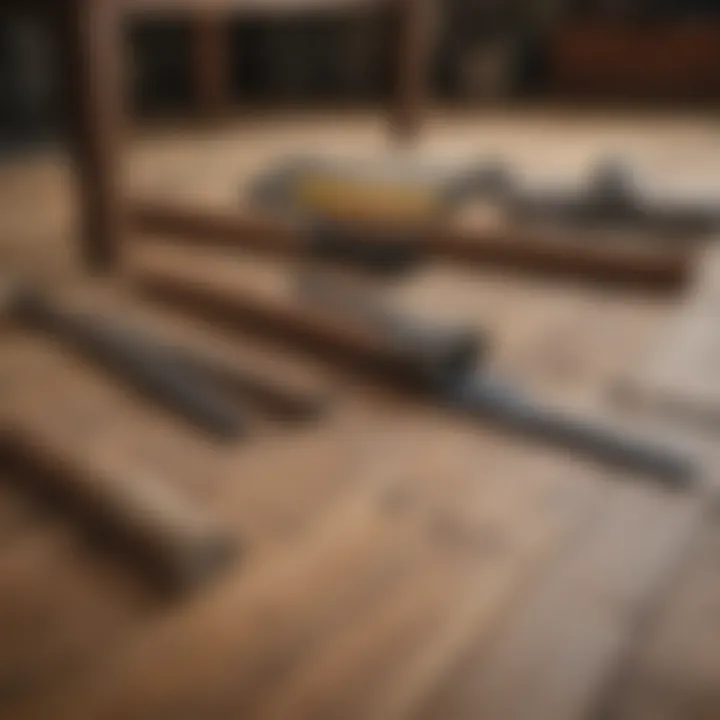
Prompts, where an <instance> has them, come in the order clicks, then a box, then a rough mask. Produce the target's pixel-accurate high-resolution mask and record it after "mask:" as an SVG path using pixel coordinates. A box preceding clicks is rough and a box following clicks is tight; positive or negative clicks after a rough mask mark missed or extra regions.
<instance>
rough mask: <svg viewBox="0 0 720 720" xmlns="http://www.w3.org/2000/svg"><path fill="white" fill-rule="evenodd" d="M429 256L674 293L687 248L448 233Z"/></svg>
mask: <svg viewBox="0 0 720 720" xmlns="http://www.w3.org/2000/svg"><path fill="white" fill-rule="evenodd" d="M432 246H433V247H432V250H431V252H432V253H433V254H437V255H443V256H445V257H448V258H452V259H457V260H459V261H468V260H469V261H473V262H477V263H487V264H494V265H499V266H506V267H514V268H521V269H529V270H533V271H538V272H547V273H557V274H563V275H568V276H576V277H584V278H591V279H594V280H597V281H601V282H604V283H609V284H617V283H619V284H627V285H637V286H642V287H647V288H654V289H658V290H677V289H680V288H682V287H683V286H684V285H685V284H686V283H687V282H688V280H689V278H690V275H691V272H692V268H693V258H694V254H695V253H694V249H693V246H692V245H690V246H685V247H682V248H681V247H678V246H674V247H670V246H668V245H664V244H663V243H661V242H657V243H654V242H653V241H651V240H647V241H644V242H643V243H642V244H640V243H638V242H627V243H623V242H622V241H620V240H617V241H616V240H613V239H612V238H610V239H607V238H582V237H570V236H563V235H558V234H549V233H539V232H535V233H533V234H532V235H528V234H522V233H521V231H512V230H504V231H501V232H496V233H493V232H488V231H482V232H479V231H473V230H460V229H456V230H448V231H445V232H443V233H442V234H438V235H436V236H434V237H433V239H432Z"/></svg>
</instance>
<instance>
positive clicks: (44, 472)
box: [0, 410, 236, 592]
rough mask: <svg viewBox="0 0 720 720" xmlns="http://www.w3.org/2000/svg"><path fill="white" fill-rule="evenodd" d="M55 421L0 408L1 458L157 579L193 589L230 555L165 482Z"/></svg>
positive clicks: (226, 541)
mask: <svg viewBox="0 0 720 720" xmlns="http://www.w3.org/2000/svg"><path fill="white" fill-rule="evenodd" d="M57 424H58V423H57V419H55V421H54V422H50V421H49V420H48V419H43V418H42V417H39V414H38V413H37V412H34V413H33V412H32V411H31V412H23V411H22V410H17V411H14V412H12V413H5V414H4V415H3V418H2V424H1V425H0V460H1V461H2V462H3V463H4V464H8V465H10V466H11V467H13V468H14V469H15V470H17V475H18V476H19V477H22V478H23V479H25V480H27V482H28V483H29V487H31V488H32V489H34V490H36V491H40V492H42V493H43V494H45V495H48V496H50V497H51V498H52V501H53V504H54V505H56V504H59V505H60V506H62V507H63V508H66V509H68V510H71V511H72V513H73V515H74V516H75V517H76V518H78V519H82V520H83V522H84V524H85V526H86V527H87V529H88V530H89V531H92V532H93V533H95V535H96V536H97V537H100V538H101V539H102V540H104V541H107V542H109V543H111V544H112V545H113V547H115V548H117V549H118V550H119V551H122V553H123V554H127V555H129V557H130V559H131V560H132V561H133V563H135V564H136V565H138V566H139V567H140V568H141V569H142V570H144V571H146V572H147V573H149V574H150V575H151V576H152V579H153V580H154V581H155V582H157V584H158V585H159V586H161V587H163V588H164V589H168V590H171V591H173V592H181V591H188V590H191V589H192V588H194V587H196V586H199V585H200V584H201V583H203V582H204V581H205V580H207V579H209V578H210V577H211V576H212V575H214V574H215V573H216V572H217V571H219V570H220V569H221V568H222V567H223V566H225V565H226V564H227V563H228V562H229V561H230V560H231V558H233V557H234V555H235V550H236V543H235V541H234V539H233V538H232V537H231V536H230V535H229V534H227V533H225V532H224V531H222V530H220V529H219V528H218V527H217V526H216V525H215V523H213V522H211V521H210V520H208V519H206V518H204V517H203V516H202V515H201V514H200V513H199V512H198V510H197V509H196V508H194V507H193V506H192V505H191V504H190V503H189V501H186V500H185V499H184V498H183V497H182V496H181V495H179V494H178V493H176V492H174V491H173V490H171V489H170V487H169V486H168V485H167V484H166V483H163V482H162V481H161V480H159V479H158V478H156V477H153V476H152V474H151V473H144V472H142V471H138V470H137V469H131V468H128V467H127V465H126V463H125V461H123V462H120V460H119V458H118V457H115V456H114V455H113V454H112V453H111V452H109V451H103V450H102V449H100V448H98V447H97V445H96V444H92V442H89V443H88V444H87V445H85V446H83V447H78V446H77V445H76V444H75V443H72V444H71V443H69V442H68V439H67V438H66V437H62V436H61V433H59V432H57V431H56V430H55V429H54V426H57Z"/></svg>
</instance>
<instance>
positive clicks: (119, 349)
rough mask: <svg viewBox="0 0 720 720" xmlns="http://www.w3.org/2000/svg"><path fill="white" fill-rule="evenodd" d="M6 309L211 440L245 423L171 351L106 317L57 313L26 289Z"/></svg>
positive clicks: (237, 431) (232, 406) (240, 428)
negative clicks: (133, 388) (189, 424)
mask: <svg viewBox="0 0 720 720" xmlns="http://www.w3.org/2000/svg"><path fill="white" fill-rule="evenodd" d="M10 311H11V315H12V317H13V318H14V319H15V320H16V321H17V322H19V323H20V324H22V325H23V326H24V327H28V328H29V329H32V330H36V331H40V332H43V333H46V334H49V335H50V336H52V337H55V338H57V339H59V340H60V341H61V342H62V343H64V344H67V345H69V346H70V347H72V349H74V350H78V351H80V352H82V353H83V354H84V355H86V356H88V357H90V358H91V359H93V360H94V361H96V362H98V363H100V364H102V365H103V366H105V367H107V368H108V369H110V370H111V371H113V372H114V373H116V374H118V375H120V376H121V377H122V378H123V379H125V380H127V381H129V382H131V383H132V384H133V385H134V386H135V387H137V389H138V390H140V391H141V392H143V393H144V394H147V395H149V396H150V397H152V398H153V399H155V400H157V401H159V402H160V403H162V404H163V405H164V406H165V407H167V408H169V409H170V410H172V411H173V412H176V413H178V414H180V415H181V416H183V417H184V418H186V419H187V420H189V421H190V422H192V423H193V424H194V425H195V426H199V427H201V428H202V429H203V430H205V431H207V432H209V433H211V434H212V435H213V436H215V437H218V438H222V439H232V438H236V437H238V436H239V435H240V434H242V433H243V432H244V429H245V424H246V422H245V418H244V416H243V413H242V411H241V409H240V408H239V407H238V405H237V404H236V403H233V402H231V401H230V400H228V399H227V397H225V396H224V395H223V394H222V393H220V391H219V390H218V389H216V388H214V387H213V386H212V385H211V384H210V383H208V382H207V380H206V379H205V378H203V377H202V375H201V374H199V373H198V372H196V371H195V370H193V369H191V368H189V367H184V366H183V365H182V364H181V363H179V362H176V361H175V359H174V356H173V353H172V350H171V349H169V348H164V347H162V346H160V345H159V344H157V343H153V342H151V341H150V340H148V339H147V338H144V337H141V336H140V335H138V334H137V333H133V332H132V331H130V330H128V329H126V328H120V327H118V326H116V325H111V324H110V323H109V321H108V320H107V319H104V318H100V317H97V316H94V315H91V314H87V313H77V312H68V311H63V310H61V309H58V308H56V307H54V306H53V305H52V303H51V302H50V301H49V300H48V299H47V298H44V297H43V296H42V295H41V294H39V293H37V292H34V291H31V290H28V289H23V290H21V291H19V292H18V293H17V295H16V297H15V298H14V300H13V301H12V302H11V306H10Z"/></svg>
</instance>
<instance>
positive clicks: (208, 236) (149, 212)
mask: <svg viewBox="0 0 720 720" xmlns="http://www.w3.org/2000/svg"><path fill="white" fill-rule="evenodd" d="M130 216H131V218H132V223H133V225H134V227H135V229H136V230H141V231H145V232H152V233H156V234H161V235H168V236H172V237H173V238H181V239H185V240H191V241H193V242H194V243H195V244H203V243H205V242H206V243H212V244H217V243H222V244H228V245H231V246H237V247H245V248H249V249H252V250H264V251H269V252H280V253H300V254H301V253H303V252H307V251H308V250H309V248H310V247H311V246H312V245H311V241H312V238H311V237H310V236H309V235H308V231H307V228H304V227H302V226H300V225H297V224H295V225H293V224H292V223H289V222H287V221H284V220H278V219H276V218H272V217H270V216H265V215H261V214H256V213H251V212H249V211H245V212H237V211H231V212H228V211H219V210H208V209H203V208H199V207H198V208H192V207H190V208H189V207H186V206H182V207H181V206H179V205H177V204H174V203H167V202H159V201H153V202H134V203H132V205H131V210H130ZM359 227H362V228H365V229H366V230H367V233H366V237H367V241H368V243H371V242H373V241H374V242H377V238H378V237H380V238H384V239H387V238H388V235H389V228H392V227H393V226H392V225H390V226H389V227H386V226H384V224H383V227H382V228H378V227H376V226H373V225H372V224H371V223H363V224H362V225H360V226H359ZM396 227H397V229H398V233H397V238H398V241H399V242H404V243H407V244H408V246H409V247H413V248H416V249H417V251H418V252H419V253H421V254H425V255H427V256H430V257H440V258H449V259H451V260H456V261H459V262H462V263H468V262H472V263H478V264H481V265H495V266H501V267H509V268H515V269H522V270H529V271H532V272H539V273H550V274H561V275H568V276H571V277H580V278H587V279H593V280H596V281H600V282H603V283H619V284H627V285H631V286H637V287H645V288H650V289H655V290H677V289H679V288H681V287H683V286H684V285H685V284H686V283H687V281H688V280H689V278H690V275H691V271H692V268H693V259H694V256H695V248H694V246H693V245H689V246H684V247H678V246H677V245H676V246H672V247H671V246H668V245H664V244H662V243H659V242H658V243H653V242H652V241H650V240H648V241H646V242H643V243H642V244H640V243H638V242H632V243H630V242H628V243H624V242H621V241H619V240H618V241H606V240H605V239H604V238H585V239H583V238H582V237H576V236H568V235H562V234H557V233H553V234H549V233H540V232H537V231H533V232H526V231H520V230H516V229H507V230H501V231H496V232H492V231H488V230H472V229H463V228H457V227H453V226H451V225H450V224H446V225H442V226H437V225H434V226H428V225H422V226H418V227H417V229H416V231H413V229H412V228H411V227H401V226H396ZM358 234H359V233H355V235H358ZM373 238H375V240H373Z"/></svg>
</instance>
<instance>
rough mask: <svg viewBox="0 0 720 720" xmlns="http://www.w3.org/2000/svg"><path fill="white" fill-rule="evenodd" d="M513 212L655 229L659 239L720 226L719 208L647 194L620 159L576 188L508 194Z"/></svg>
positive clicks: (534, 217)
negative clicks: (572, 189)
mask: <svg viewBox="0 0 720 720" xmlns="http://www.w3.org/2000/svg"><path fill="white" fill-rule="evenodd" d="M507 203H508V206H509V209H510V211H511V213H512V215H513V216H514V217H518V218H520V219H523V220H527V219H530V220H550V221H558V222H561V223H566V224H570V225H575V226H578V227H583V226H585V227H595V228H597V227H608V226H611V227H618V226H625V227H631V228H638V229H641V230H646V231H649V232H652V233H653V234H654V235H655V236H657V237H658V238H659V239H672V238H678V239H687V238H688V236H697V235H703V234H707V233H709V232H712V231H713V230H714V229H715V228H717V227H718V226H719V225H720V207H718V206H717V205H714V204H713V205H702V204H699V203H684V204H683V203H680V202H672V201H669V200H662V201H661V200H657V199H656V200H653V199H651V198H649V197H646V196H645V194H644V193H643V192H642V190H641V189H640V187H639V186H638V184H637V183H636V182H635V180H634V179H633V177H632V174H631V173H630V171H629V170H628V169H627V168H625V167H624V166H623V165H622V164H620V163H617V162H613V161H609V162H605V163H602V164H601V165H600V166H599V167H598V168H597V169H596V170H595V172H594V173H593V175H592V176H591V177H590V180H589V182H588V184H587V185H586V187H584V188H580V189H579V190H576V191H564V192H562V191H556V192H544V191H537V190H535V191H525V192H523V191H522V190H517V189H516V191H515V192H514V193H509V194H508V199H507Z"/></svg>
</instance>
